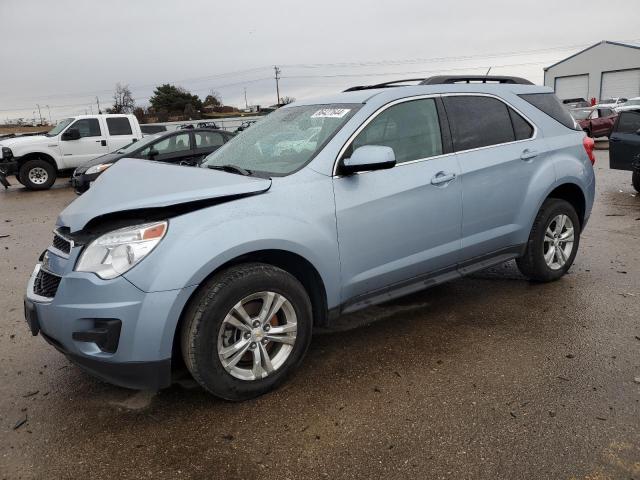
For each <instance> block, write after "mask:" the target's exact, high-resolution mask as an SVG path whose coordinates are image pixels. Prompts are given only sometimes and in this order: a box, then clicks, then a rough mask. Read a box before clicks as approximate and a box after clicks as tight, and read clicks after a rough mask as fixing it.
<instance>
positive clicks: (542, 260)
mask: <svg viewBox="0 0 640 480" xmlns="http://www.w3.org/2000/svg"><path fill="white" fill-rule="evenodd" d="M579 244H580V219H579V218H578V214H577V213H576V210H575V208H573V206H572V205H571V204H570V203H569V202H567V201H565V200H561V199H558V198H548V199H547V200H545V202H544V203H543V204H542V207H541V208H540V211H539V212H538V215H537V216H536V219H535V221H534V222H533V227H532V228H531V233H530V234H529V240H528V242H527V247H526V250H525V253H524V255H523V256H522V257H520V258H518V259H516V263H517V265H518V269H519V270H520V272H522V274H523V275H524V276H526V277H528V278H529V279H530V280H532V281H536V282H551V281H554V280H557V279H559V278H560V277H562V276H563V275H564V274H565V273H567V271H568V270H569V268H571V265H572V264H573V261H574V259H575V258H576V253H577V252H578V246H579Z"/></svg>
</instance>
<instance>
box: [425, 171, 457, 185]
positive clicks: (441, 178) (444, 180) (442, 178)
mask: <svg viewBox="0 0 640 480" xmlns="http://www.w3.org/2000/svg"><path fill="white" fill-rule="evenodd" d="M455 179H456V174H455V173H449V172H438V173H436V174H435V176H434V177H433V178H432V179H431V185H446V184H448V183H449V182H452V181H453V180H455Z"/></svg>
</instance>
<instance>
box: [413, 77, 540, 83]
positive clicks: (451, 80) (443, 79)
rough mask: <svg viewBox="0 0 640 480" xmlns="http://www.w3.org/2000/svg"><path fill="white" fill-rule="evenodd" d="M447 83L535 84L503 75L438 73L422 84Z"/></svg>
mask: <svg viewBox="0 0 640 480" xmlns="http://www.w3.org/2000/svg"><path fill="white" fill-rule="evenodd" d="M447 83H510V84H519V85H533V82H530V81H529V80H527V79H526V78H521V77H509V76H502V75H437V76H435V77H429V78H425V79H424V80H423V81H422V82H420V85H441V84H447Z"/></svg>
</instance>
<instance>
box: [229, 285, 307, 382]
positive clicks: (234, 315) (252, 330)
mask: <svg viewBox="0 0 640 480" xmlns="http://www.w3.org/2000/svg"><path fill="white" fill-rule="evenodd" d="M297 329H298V326H297V318H296V313H295V310H294V308H293V305H292V304H291V302H290V301H289V300H288V299H287V298H286V297H284V296H283V295H281V294H279V293H275V292H270V291H267V292H258V293H254V294H251V295H248V296H246V297H245V298H243V299H242V300H240V301H239V302H238V303H236V304H235V305H234V307H233V308H232V309H231V311H230V312H229V313H227V315H226V317H225V319H224V320H223V322H222V325H221V326H220V331H219V332H218V343H217V353H218V358H219V359H220V362H221V363H222V366H223V367H224V369H225V370H226V371H227V372H228V373H229V374H230V375H232V376H234V377H235V378H238V379H240V380H260V379H262V378H266V377H268V376H269V375H271V374H273V373H274V372H275V371H277V370H278V369H279V368H280V367H282V365H283V364H284V363H285V362H286V360H287V358H289V355H290V354H291V352H292V350H293V346H294V344H295V342H296V335H297Z"/></svg>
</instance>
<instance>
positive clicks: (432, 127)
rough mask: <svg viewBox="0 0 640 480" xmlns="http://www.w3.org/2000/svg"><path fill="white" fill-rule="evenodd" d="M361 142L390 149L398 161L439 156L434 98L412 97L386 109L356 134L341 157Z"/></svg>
mask: <svg viewBox="0 0 640 480" xmlns="http://www.w3.org/2000/svg"><path fill="white" fill-rule="evenodd" d="M364 145H383V146H386V147H391V148H393V152H394V153H395V155H396V161H397V162H398V163H403V162H410V161H411V160H419V159H423V158H429V157H433V156H435V155H441V154H442V137H441V134H440V122H439V119H438V110H437V108H436V103H435V101H434V100H433V99H432V98H427V99H423V100H412V101H408V102H403V103H399V104H397V105H394V106H392V107H389V108H387V109H386V110H385V111H383V112H382V113H381V114H380V115H378V116H377V117H376V118H374V119H373V120H372V121H371V123H369V125H367V126H366V127H365V128H364V130H362V131H361V132H360V133H359V134H358V136H357V137H356V138H355V139H354V140H353V143H352V144H351V146H350V147H349V149H348V150H347V151H346V152H345V157H348V156H350V155H351V154H352V153H353V150H355V149H356V148H358V147H362V146H364Z"/></svg>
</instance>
